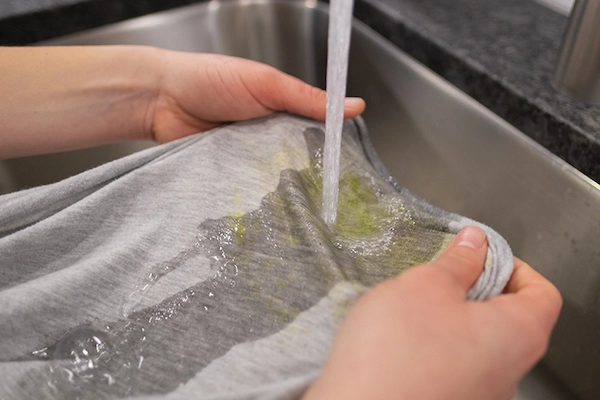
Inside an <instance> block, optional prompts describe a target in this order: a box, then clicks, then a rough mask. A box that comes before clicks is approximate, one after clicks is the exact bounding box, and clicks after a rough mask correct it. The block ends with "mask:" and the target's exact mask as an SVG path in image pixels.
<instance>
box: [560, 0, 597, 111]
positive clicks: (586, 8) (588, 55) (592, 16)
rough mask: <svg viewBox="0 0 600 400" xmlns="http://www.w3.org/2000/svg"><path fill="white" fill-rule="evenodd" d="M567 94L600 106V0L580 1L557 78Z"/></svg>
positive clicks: (575, 8) (574, 10)
mask: <svg viewBox="0 0 600 400" xmlns="http://www.w3.org/2000/svg"><path fill="white" fill-rule="evenodd" d="M555 82H556V86H557V87H558V88H559V89H560V90H562V91H563V92H564V93H566V94H567V95H569V96H571V97H574V98H576V99H579V100H582V101H585V102H587V103H592V104H600V0H576V2H575V5H574V6H573V10H572V11H571V15H570V17H569V24H568V26H567V30H566V31H565V35H564V38H563V44H562V48H561V50H560V54H559V58H558V65H557V68H556V75H555Z"/></svg>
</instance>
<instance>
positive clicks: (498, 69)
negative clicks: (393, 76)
mask: <svg viewBox="0 0 600 400" xmlns="http://www.w3.org/2000/svg"><path fill="white" fill-rule="evenodd" d="M198 1H200V0H127V1H126V0H27V1H23V0H5V1H3V2H2V3H0V45H24V44H29V43H33V42H36V41H39V40H44V39H49V38H51V37H56V36H61V35H64V34H68V33H72V32H76V31H79V30H83V29H89V28H92V27H97V26H101V25H105V24H108V23H111V22H116V21H120V20H124V19H127V18H131V17H135V16H140V15H144V14H148V13H151V12H156V11H161V10H165V9H168V8H173V7H177V6H181V5H185V4H190V3H195V2H198ZM354 14H355V16H356V17H357V18H358V19H360V20H362V21H363V22H365V23H367V24H368V25H370V26H371V27H372V28H373V29H375V30H376V31H378V32H379V33H380V34H382V35H383V36H385V37H386V38H387V39H389V40H390V41H392V42H393V43H395V44H396V45H397V46H399V47H400V48H402V49H403V50H405V51H406V52H407V53H409V54H410V55H412V56H413V57H414V58H416V59H417V60H419V61H421V62H422V63H423V64H425V65H427V66H428V67H429V68H431V69H432V70H433V71H435V72H437V73H438V74H440V75H441V76H443V77H444V78H445V79H447V80H448V81H450V82H452V83H453V84H454V85H456V86H457V87H459V88H460V89H462V90H463V91H465V92H466V93H467V94H469V95H470V96H472V97H473V98H475V99H476V100H478V101H479V102H481V103H482V104H484V105H485V106H486V107H488V108H490V109H491V110H492V111H494V112H495V113H496V114H498V115H500V116H501V117H502V118H504V119H505V120H507V121H508V122H509V123H511V124H512V125H514V126H515V127H516V128H518V129H520V130H521V131H522V132H524V133H525V134H527V135H528V136H530V137H531V138H533V139H534V140H535V141H537V142H538V143H540V144H541V145H543V146H545V147H546V148H547V149H549V150H550V151H551V152H553V153H554V154H556V155H558V156H559V157H561V158H562V159H564V160H565V161H567V162H568V163H570V164H571V165H573V166H574V167H576V168H577V169H579V170H580V171H581V172H583V173H584V174H586V175H588V176H589V177H591V178H592V179H594V180H595V181H596V182H600V106H589V105H585V104H582V103H580V102H578V101H575V100H572V99H570V98H568V97H567V96H565V95H563V94H561V93H559V92H557V91H556V89H555V88H554V87H553V85H552V76H553V71H554V67H555V63H556V58H557V55H558V50H559V47H560V42H561V39H562V34H563V31H564V29H565V27H566V22H567V18H566V17H565V16H563V15H561V14H558V13H556V12H554V11H552V10H550V9H547V8H546V7H544V6H542V5H540V4H538V3H536V2H534V1H532V0H503V1H496V0H454V1H453V2H451V3H449V2H447V1H446V0H355V10H354Z"/></svg>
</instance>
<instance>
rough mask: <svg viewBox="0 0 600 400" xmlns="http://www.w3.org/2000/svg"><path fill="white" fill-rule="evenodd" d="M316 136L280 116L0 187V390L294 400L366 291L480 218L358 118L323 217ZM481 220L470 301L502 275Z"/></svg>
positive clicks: (500, 244) (507, 258)
mask: <svg viewBox="0 0 600 400" xmlns="http://www.w3.org/2000/svg"><path fill="white" fill-rule="evenodd" d="M323 131H324V127H323V125H322V124H321V123H318V122H315V121H311V120H307V119H303V118H299V117H294V116H290V115H287V114H276V115H273V116H270V117H267V118H263V119H258V120H252V121H246V122H241V123H236V124H231V125H228V126H224V127H220V128H217V129H214V130H212V131H210V132H208V133H205V134H202V135H195V136H192V137H188V138H185V139H181V140H179V141H176V142H173V143H169V144H165V145H160V146H156V147H154V148H151V149H148V150H146V151H143V152H140V153H137V154H134V155H131V156H129V157H126V158H123V159H120V160H117V161H114V162H111V163H108V164H106V165H103V166H101V167H98V168H96V169H93V170H90V171H87V172H85V173H83V174H80V175H77V176H74V177H71V178H69V179H67V180H64V181H62V182H59V183H56V184H52V185H47V186H42V187H39V188H33V189H29V190H25V191H21V192H17V193H12V194H8V195H4V196H0V304H1V305H2V307H0V398H7V399H47V398H73V399H75V398H82V399H105V398H128V399H143V398H144V399H145V398H149V399H154V398H165V399H194V398H199V399H200V398H201V399H246V398H247V399H255V398H261V399H262V398H265V399H291V398H298V397H299V396H300V395H301V394H302V393H303V391H304V390H305V389H306V387H307V386H308V385H309V384H310V383H311V382H312V381H313V380H314V378H315V377H316V376H317V375H318V373H319V370H320V368H321V366H322V365H323V363H324V361H325V359H326V357H327V352H328V349H329V346H330V344H331V342H332V339H333V337H334V334H335V331H336V329H337V327H338V325H339V324H340V322H341V321H342V319H343V318H344V315H345V314H346V312H347V311H348V309H349V308H350V307H351V306H352V304H353V303H354V302H355V301H356V299H357V298H358V297H359V296H360V295H361V294H362V293H364V292H365V291H366V290H367V289H368V288H369V287H371V286H373V285H374V284H376V283H377V282H380V281H382V280H384V279H386V278H389V277H392V276H395V275H396V274H398V273H400V272H401V271H402V270H404V269H406V268H408V267H410V266H412V265H414V264H418V263H422V262H427V261H430V260H432V259H434V258H435V257H436V256H437V255H438V254H439V252H440V251H441V250H442V249H443V248H444V246H445V245H446V244H448V243H449V241H450V240H452V238H453V237H454V235H455V234H456V233H457V232H458V230H460V228H462V227H463V226H466V225H470V224H478V223H476V222H474V221H471V220H469V219H466V218H464V217H461V216H457V215H454V214H450V213H447V212H445V211H443V210H440V209H438V208H435V207H433V206H431V205H429V204H428V203H426V202H425V201H423V200H421V199H419V198H417V197H415V196H414V195H412V194H411V193H410V192H409V191H407V190H406V189H404V188H402V187H401V186H400V185H399V184H398V183H396V182H395V181H394V180H393V178H391V177H390V176H389V174H388V173H387V171H386V170H385V168H384V167H383V165H382V164H381V163H380V161H379V160H378V158H377V155H376V154H375V152H374V150H373V148H372V147H371V145H370V144H369V141H368V135H367V132H366V129H365V127H364V124H363V122H362V120H360V119H355V120H351V121H346V122H345V125H344V134H343V144H342V161H341V177H340V194H339V206H338V219H337V221H336V224H335V225H334V226H332V227H329V226H327V225H325V224H324V223H323V221H322V219H321V217H320V215H321V214H320V211H321V183H322V170H321V169H322V147H323V142H324V133H323ZM478 225H480V226H482V225H481V224H478ZM482 227H483V228H484V229H485V230H486V232H487V235H488V242H489V245H490V247H489V251H488V256H487V259H486V266H485V270H484V272H483V274H482V275H481V277H480V278H479V280H478V281H477V282H476V284H475V285H474V286H473V287H472V288H471V290H470V291H469V293H468V297H469V298H470V299H487V298H489V297H492V296H494V295H497V294H499V293H500V291H501V290H502V288H503V287H504V285H505V284H506V282H507V280H508V278H509V276H510V273H511V272H512V255H511V252H510V249H509V247H508V245H507V244H506V242H505V241H504V240H503V239H502V238H501V237H500V236H499V235H498V234H497V233H496V232H494V231H493V230H491V229H490V228H488V227H485V226H482Z"/></svg>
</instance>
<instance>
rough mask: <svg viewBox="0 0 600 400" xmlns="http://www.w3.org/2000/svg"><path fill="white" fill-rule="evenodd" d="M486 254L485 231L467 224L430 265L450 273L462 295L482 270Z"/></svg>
mask: <svg viewBox="0 0 600 400" xmlns="http://www.w3.org/2000/svg"><path fill="white" fill-rule="evenodd" d="M486 255H487V238H486V235H485V232H484V231H483V230H482V229H481V228H479V227H476V226H469V227H466V228H463V229H462V230H461V231H460V232H459V233H458V234H457V235H456V236H455V237H454V239H453V240H452V242H451V243H450V245H449V246H448V247H447V248H446V249H445V250H444V251H443V252H442V254H440V256H439V257H438V258H437V259H436V260H435V261H433V262H432V263H430V265H431V266H434V267H435V268H439V269H442V270H443V271H444V272H446V273H447V274H448V275H450V277H451V279H452V280H454V281H455V282H456V285H457V287H458V288H459V290H460V294H461V296H462V297H464V296H465V295H466V293H467V291H468V290H469V288H470V287H471V286H472V285H473V283H475V281H476V280H477V278H478V277H479V275H480V274H481V272H482V271H483V265H484V263H485V257H486Z"/></svg>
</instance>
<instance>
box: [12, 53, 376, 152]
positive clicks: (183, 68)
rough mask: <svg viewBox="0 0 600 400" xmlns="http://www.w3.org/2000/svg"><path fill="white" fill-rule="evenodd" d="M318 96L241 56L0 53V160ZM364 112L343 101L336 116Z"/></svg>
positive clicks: (189, 128)
mask: <svg viewBox="0 0 600 400" xmlns="http://www.w3.org/2000/svg"><path fill="white" fill-rule="evenodd" d="M325 107H326V99H325V92H324V91H323V90H320V89H317V88H315V87H313V86H310V85H308V84H306V83H304V82H302V81H301V80H299V79H296V78H294V77H292V76H290V75H287V74H284V73H283V72H281V71H279V70H277V69H275V68H273V67H270V66H267V65H265V64H261V63H257V62H254V61H250V60H244V59H240V58H234V57H227V56H221V55H215V54H201V53H181V52H175V51H169V50H163V49H158V48H153V47H144V46H80V47H79V46H63V47H60V46H59V47H44V46H40V47H37V46H35V47H14V48H10V47H0V144H1V146H0V159H2V158H11V157H22V156H27V155H33V154H42V153H51V152H58V151H65V150H73V149H77V148H84V147H90V146H97V145H101V144H106V143H113V142H119V141H124V140H137V139H156V140H157V141H159V142H168V141H170V140H174V139H177V138H180V137H183V136H186V135H190V134H193V133H197V132H201V131H205V130H207V129H210V128H213V127H215V126H217V125H219V124H221V123H223V122H230V121H237V120H242V119H248V118H255V117H260V116H264V115H267V114H270V113H271V112H273V111H288V112H290V113H295V114H300V115H303V116H306V117H310V118H314V119H318V120H324V119H325ZM364 108H365V103H364V101H363V100H362V99H351V100H348V101H347V103H346V107H345V117H347V118H349V117H354V116H356V115H358V114H360V113H361V112H362V111H363V110H364Z"/></svg>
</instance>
